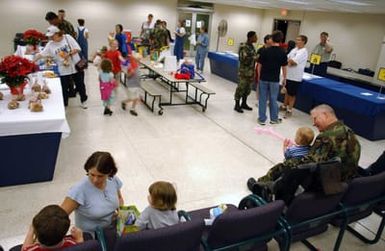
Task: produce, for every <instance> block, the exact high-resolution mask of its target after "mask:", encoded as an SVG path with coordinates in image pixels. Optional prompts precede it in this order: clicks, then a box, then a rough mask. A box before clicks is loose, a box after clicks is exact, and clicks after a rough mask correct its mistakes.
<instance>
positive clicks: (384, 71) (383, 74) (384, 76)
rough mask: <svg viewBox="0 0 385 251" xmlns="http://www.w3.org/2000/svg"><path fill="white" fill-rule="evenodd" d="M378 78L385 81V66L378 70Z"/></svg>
mask: <svg viewBox="0 0 385 251" xmlns="http://www.w3.org/2000/svg"><path fill="white" fill-rule="evenodd" d="M378 80H380V81H384V82H385V68H380V69H379V70H378Z"/></svg>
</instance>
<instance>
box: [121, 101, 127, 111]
mask: <svg viewBox="0 0 385 251" xmlns="http://www.w3.org/2000/svg"><path fill="white" fill-rule="evenodd" d="M122 109H123V110H126V103H124V102H122Z"/></svg>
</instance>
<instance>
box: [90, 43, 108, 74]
mask: <svg viewBox="0 0 385 251" xmlns="http://www.w3.org/2000/svg"><path fill="white" fill-rule="evenodd" d="M106 51H107V46H103V47H102V48H101V49H100V50H98V51H97V52H96V54H95V56H94V60H93V61H92V63H93V64H94V66H96V67H97V68H98V69H99V68H100V63H101V62H102V60H103V57H104V54H105V53H106Z"/></svg>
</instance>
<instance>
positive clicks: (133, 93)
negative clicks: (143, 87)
mask: <svg viewBox="0 0 385 251" xmlns="http://www.w3.org/2000/svg"><path fill="white" fill-rule="evenodd" d="M128 58H129V60H128V62H126V64H127V77H126V81H127V83H126V85H124V87H125V90H126V95H127V99H125V100H123V101H122V109H123V110H126V107H127V105H128V104H129V103H131V102H132V106H131V108H130V114H131V115H133V116H138V113H137V112H136V110H135V108H136V104H137V103H138V102H139V101H140V90H139V87H140V79H139V70H138V68H139V67H138V62H137V61H136V59H135V58H134V57H133V56H132V55H131V54H130V55H129V56H128Z"/></svg>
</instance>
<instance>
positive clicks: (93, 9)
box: [0, 0, 177, 57]
mask: <svg viewBox="0 0 385 251" xmlns="http://www.w3.org/2000/svg"><path fill="white" fill-rule="evenodd" d="M176 7H177V0H130V1H125V0H109V1H104V0H77V1H66V0H33V1H32V0H1V1H0V20H1V26H0V34H1V36H0V44H1V47H0V56H1V57H3V56H4V55H7V54H10V53H12V52H13V43H12V40H13V38H14V36H15V33H16V32H24V31H25V30H27V29H28V28H35V29H38V30H40V31H42V32H45V31H46V29H47V27H48V23H47V22H46V21H45V19H44V17H45V14H46V12H48V11H54V12H57V10H59V9H65V10H66V14H67V20H69V21H70V22H71V23H72V24H73V25H74V27H76V26H77V19H78V18H84V19H85V21H86V27H87V28H88V29H89V31H90V40H89V54H92V52H93V51H95V50H96V49H97V48H100V47H101V46H102V45H107V36H108V33H109V32H110V31H113V30H114V27H115V24H118V23H121V24H122V25H123V27H124V28H125V29H131V30H132V31H133V33H134V34H138V33H139V31H140V26H141V23H142V22H143V21H145V20H146V19H147V14H148V13H152V14H153V15H154V19H155V20H156V19H158V18H159V19H162V20H166V21H167V23H168V28H169V29H170V30H174V29H175V24H176Z"/></svg>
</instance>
